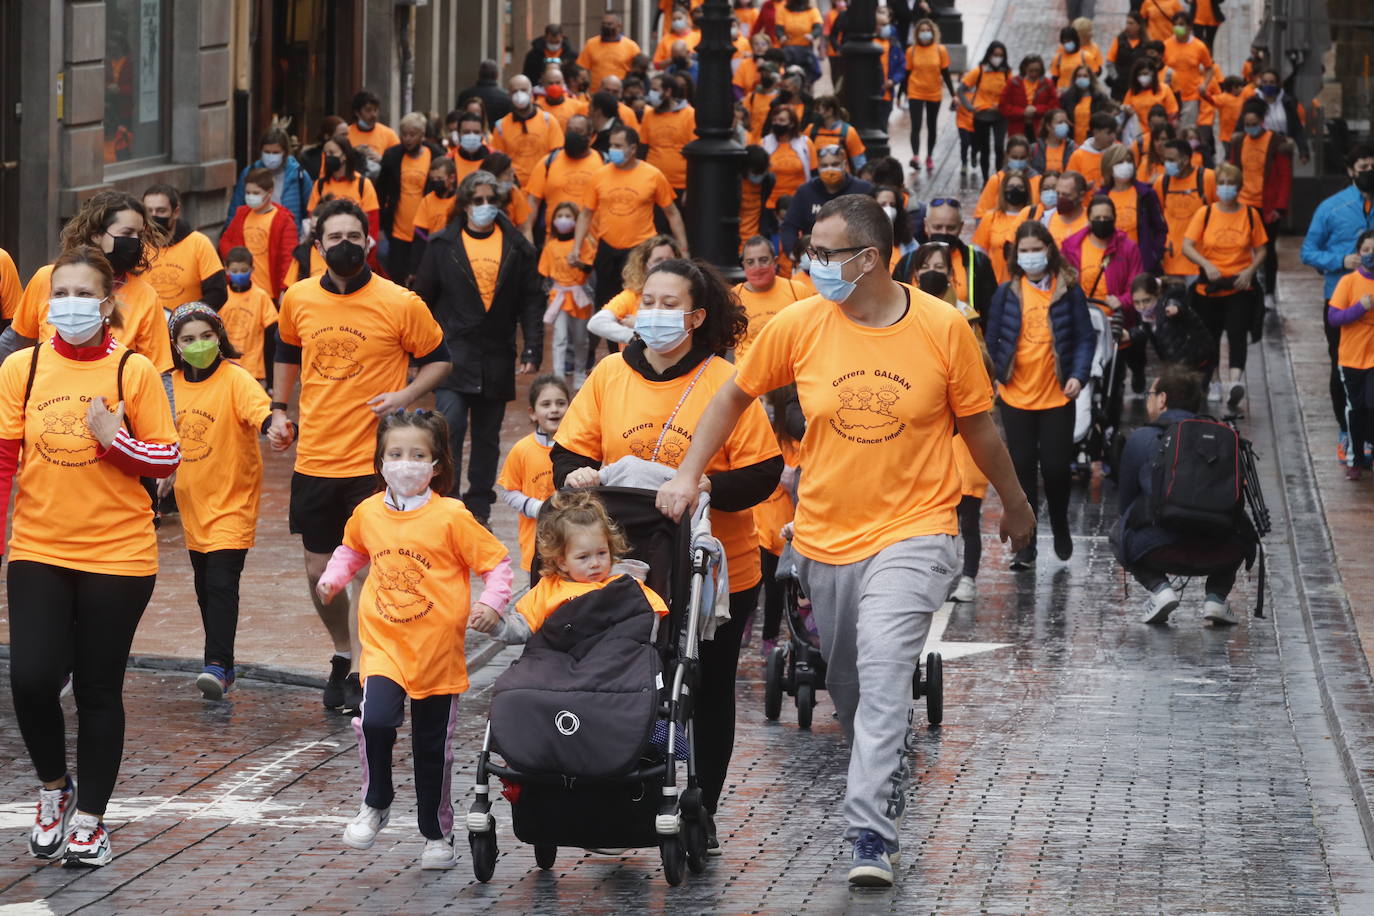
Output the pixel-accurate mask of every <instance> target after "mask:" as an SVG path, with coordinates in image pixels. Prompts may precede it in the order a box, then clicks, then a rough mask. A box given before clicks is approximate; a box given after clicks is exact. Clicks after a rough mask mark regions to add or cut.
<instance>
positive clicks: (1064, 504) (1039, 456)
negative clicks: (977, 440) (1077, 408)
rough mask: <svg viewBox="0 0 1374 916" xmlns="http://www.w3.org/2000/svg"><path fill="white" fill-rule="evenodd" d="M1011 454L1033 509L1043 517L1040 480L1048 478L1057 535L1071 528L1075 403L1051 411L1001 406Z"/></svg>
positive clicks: (1052, 522) (1048, 497)
mask: <svg viewBox="0 0 1374 916" xmlns="http://www.w3.org/2000/svg"><path fill="white" fill-rule="evenodd" d="M999 409H1000V411H1001V414H1002V430H1003V432H1005V433H1006V436H1007V451H1008V452H1010V453H1011V463H1012V465H1013V466H1014V467H1015V468H1016V479H1017V481H1018V482H1019V483H1020V484H1021V489H1022V490H1025V491H1026V499H1028V500H1029V501H1030V504H1031V508H1032V509H1034V510H1035V511H1036V513H1037V514H1039V511H1040V487H1039V480H1038V478H1037V475H1036V471H1037V470H1038V471H1039V477H1043V478H1044V479H1045V503H1046V505H1047V507H1048V509H1049V515H1050V526H1051V527H1052V528H1053V529H1054V531H1055V532H1066V531H1068V528H1069V487H1070V475H1069V463H1070V462H1071V461H1073V424H1074V419H1075V412H1074V402H1073V401H1070V402H1069V403H1067V404H1065V405H1063V406H1062V407H1053V408H1051V409H1049V410H1021V409H1020V408H1017V407H1011V406H1008V405H1007V404H1002V405H1001V406H1000V408H999Z"/></svg>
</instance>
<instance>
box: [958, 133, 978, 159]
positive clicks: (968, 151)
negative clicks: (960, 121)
mask: <svg viewBox="0 0 1374 916" xmlns="http://www.w3.org/2000/svg"><path fill="white" fill-rule="evenodd" d="M973 141H974V134H973V131H971V130H964V129H963V128H962V127H961V128H959V166H960V168H968V163H969V158H970V156H972V154H973ZM974 165H977V161H976V159H975V162H974Z"/></svg>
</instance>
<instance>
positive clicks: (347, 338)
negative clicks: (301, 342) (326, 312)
mask: <svg viewBox="0 0 1374 916" xmlns="http://www.w3.org/2000/svg"><path fill="white" fill-rule="evenodd" d="M359 339H362V340H366V338H365V337H363V335H362V334H361V333H360V332H358V331H355V330H353V329H352V328H334V327H327V328H320V329H319V330H318V331H316V332H315V333H314V334H311V335H310V341H311V356H310V368H311V369H313V370H314V371H315V372H317V373H319V374H320V375H321V376H323V377H324V378H327V379H332V380H333V381H336V382H341V381H343V380H344V379H350V378H352V377H353V376H355V375H357V374H358V373H359V372H362V371H363V364H362V363H360V362H358V361H357V360H356V359H354V358H353V355H354V354H355V353H357V351H358V343H359Z"/></svg>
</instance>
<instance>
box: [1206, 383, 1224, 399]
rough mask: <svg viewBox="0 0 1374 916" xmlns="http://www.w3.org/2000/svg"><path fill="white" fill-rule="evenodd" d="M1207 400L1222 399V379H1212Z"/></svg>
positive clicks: (1208, 387)
mask: <svg viewBox="0 0 1374 916" xmlns="http://www.w3.org/2000/svg"><path fill="white" fill-rule="evenodd" d="M1207 400H1209V401H1220V400H1221V380H1220V379H1213V380H1212V384H1210V385H1208V386H1207Z"/></svg>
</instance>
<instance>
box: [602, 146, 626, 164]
mask: <svg viewBox="0 0 1374 916" xmlns="http://www.w3.org/2000/svg"><path fill="white" fill-rule="evenodd" d="M606 158H607V159H609V160H611V165H624V164H625V151H624V150H623V149H610V150H607V151H606Z"/></svg>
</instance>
